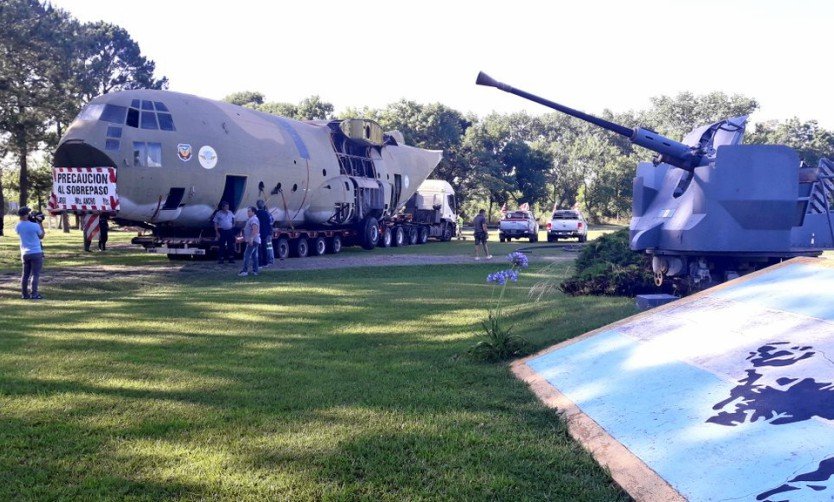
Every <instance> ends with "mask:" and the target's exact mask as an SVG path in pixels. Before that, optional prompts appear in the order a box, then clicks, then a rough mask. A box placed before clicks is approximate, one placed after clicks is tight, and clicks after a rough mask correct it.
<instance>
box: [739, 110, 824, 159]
mask: <svg viewBox="0 0 834 502" xmlns="http://www.w3.org/2000/svg"><path fill="white" fill-rule="evenodd" d="M745 142H746V143H749V144H769V145H787V146H789V147H791V148H794V149H796V151H797V152H798V153H799V156H800V158H801V159H802V160H804V161H805V163H806V164H808V165H809V166H812V167H816V166H817V164H818V163H819V159H820V158H821V157H828V158H834V133H832V132H831V131H828V130H826V129H823V128H822V127H820V125H819V123H817V121H816V120H809V121H807V122H801V121H800V120H799V119H798V118H796V117H793V118H791V119H788V120H785V121H784V122H777V121H769V122H764V123H759V124H756V127H755V129H754V130H753V131H747V134H746V136H745Z"/></svg>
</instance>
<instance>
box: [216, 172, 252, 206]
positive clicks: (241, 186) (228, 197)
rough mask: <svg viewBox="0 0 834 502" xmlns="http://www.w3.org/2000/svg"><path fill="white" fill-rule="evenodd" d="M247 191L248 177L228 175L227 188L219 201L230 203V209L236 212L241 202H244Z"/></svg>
mask: <svg viewBox="0 0 834 502" xmlns="http://www.w3.org/2000/svg"><path fill="white" fill-rule="evenodd" d="M244 190H246V176H233V175H226V186H225V187H224V188H223V196H222V197H221V198H220V200H218V201H217V202H218V203H219V202H220V201H221V200H224V201H226V202H228V203H229V209H230V210H231V211H232V212H236V211H237V208H238V206H240V201H241V200H243V192H244Z"/></svg>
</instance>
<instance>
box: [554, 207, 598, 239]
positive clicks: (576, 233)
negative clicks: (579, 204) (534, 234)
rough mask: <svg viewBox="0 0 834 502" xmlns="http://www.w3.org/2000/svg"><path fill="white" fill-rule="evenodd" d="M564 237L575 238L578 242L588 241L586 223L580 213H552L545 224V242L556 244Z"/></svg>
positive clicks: (569, 210) (559, 211)
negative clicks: (551, 216)
mask: <svg viewBox="0 0 834 502" xmlns="http://www.w3.org/2000/svg"><path fill="white" fill-rule="evenodd" d="M566 237H576V238H577V239H579V242H585V241H587V240H588V223H587V222H586V221H585V217H584V216H582V213H580V212H579V211H576V210H574V209H560V210H558V211H554V212H553V218H552V219H551V220H550V222H549V223H548V224H547V242H556V241H558V240H559V239H562V238H566Z"/></svg>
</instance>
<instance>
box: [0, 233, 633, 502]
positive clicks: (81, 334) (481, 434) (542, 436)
mask: <svg viewBox="0 0 834 502" xmlns="http://www.w3.org/2000/svg"><path fill="white" fill-rule="evenodd" d="M71 237H72V236H71ZM114 237H116V238H117V240H119V239H125V238H126V239H127V240H129V236H127V237H122V236H114ZM78 239H79V240H78V241H77V245H76V244H73V243H72V242H71V241H69V242H63V238H59V237H57V236H56V237H55V241H54V245H55V247H56V248H57V247H59V246H66V249H64V248H63V247H61V249H62V251H61V253H58V251H57V249H56V250H54V251H51V252H52V253H54V255H60V256H62V257H61V258H57V257H56V258H50V260H51V261H48V262H47V266H48V268H47V279H51V280H48V281H45V282H44V286H43V288H42V291H43V293H44V295H46V296H47V298H48V301H44V302H41V303H32V302H23V301H21V300H18V299H16V296H17V292H16V290H15V289H14V286H15V285H14V284H13V281H12V280H7V281H6V282H5V283H4V286H3V288H2V290H0V312H2V315H0V333H2V335H0V499H1V500H10V499H15V500H17V499H69V498H72V499H77V498H80V499H91V498H113V499H116V498H118V499H122V498H130V499H161V498H175V499H192V500H193V499H205V498H212V499H215V498H220V499H235V500H238V499H250V500H256V499H257V500H264V499H330V500H332V499H340V500H342V499H368V500H377V499H386V500H400V499H503V500H520V499H529V500H625V499H627V496H625V495H624V494H623V493H622V492H620V491H619V490H618V489H617V488H616V487H613V486H612V483H611V480H610V478H609V477H608V476H607V475H606V473H605V472H603V470H602V469H601V468H600V467H599V466H598V465H597V464H596V463H595V462H594V461H593V460H592V459H591V457H590V456H589V455H588V454H587V453H586V452H584V451H583V450H582V448H581V447H580V446H578V445H577V444H576V443H575V442H573V441H572V440H571V439H570V438H569V436H568V435H567V433H566V430H565V426H564V424H563V422H562V421H561V420H560V419H559V418H558V417H557V416H556V414H555V413H554V412H553V411H552V410H548V409H546V408H545V407H544V406H543V405H541V404H540V403H539V402H538V401H537V400H536V399H535V397H534V396H533V395H532V393H531V392H530V391H529V390H528V389H527V387H526V385H525V384H523V383H521V382H519V381H517V380H515V379H514V378H513V377H512V376H511V374H510V373H509V370H508V368H507V366H506V365H490V364H481V363H476V362H473V361H471V360H469V359H468V358H465V357H460V355H461V354H463V353H464V352H465V351H466V349H468V348H469V347H471V346H472V345H473V344H474V342H475V341H476V339H477V335H476V331H477V329H478V325H479V323H480V321H481V320H483V319H484V318H485V317H486V315H487V311H488V308H489V307H490V306H491V303H490V302H489V299H490V297H491V295H492V294H493V292H494V291H493V289H492V287H491V286H489V285H487V284H486V283H485V281H484V278H485V276H486V274H487V273H489V272H491V271H494V270H497V269H498V268H500V267H501V266H502V263H501V262H498V263H495V262H493V263H490V264H477V265H476V264H471V265H455V266H414V267H391V268H379V267H377V268H354V269H343V270H322V271H298V272H287V271H282V272H279V273H276V272H271V273H270V272H268V273H266V274H262V275H261V276H259V277H257V278H254V279H253V278H251V277H250V278H247V279H243V280H241V279H240V278H238V277H236V276H234V275H233V272H232V271H230V270H226V271H223V272H219V273H216V274H215V273H214V272H213V271H214V270H218V269H216V268H213V267H207V266H205V265H200V264H191V263H184V262H178V263H176V264H175V265H176V266H174V264H170V266H169V263H168V261H167V260H166V259H165V258H164V257H162V258H160V257H156V256H152V255H150V256H149V255H145V254H142V253H141V252H140V251H135V250H133V248H129V249H128V248H125V249H124V250H118V252H116V251H117V250H115V249H114V252H113V253H112V254H111V253H110V252H108V253H105V254H104V255H99V254H96V253H94V254H93V256H92V257H87V256H81V257H77V258H74V257H73V256H72V255H73V254H74V253H75V251H74V250H76V249H80V248H81V243H80V236H79V237H78ZM13 245H14V246H13ZM50 245H53V244H50ZM13 247H14V249H16V239H15V238H14V237H12V238H7V239H3V240H0V258H2V260H3V261H2V263H3V264H5V263H7V262H9V261H11V258H10V256H9V255H11V257H15V256H14V254H13V253H12V251H13V249H12V248H13ZM431 247H432V246H424V248H426V249H429V248H431ZM375 252H376V251H375ZM63 253H66V256H63ZM78 254H80V253H78ZM91 260H109V261H108V262H107V263H110V264H113V265H117V264H120V263H121V264H126V265H134V264H137V265H138V264H140V263H153V264H157V265H163V267H155V268H154V270H155V271H153V272H147V273H144V274H124V273H119V272H115V271H114V272H112V273H104V272H103V273H102V274H101V276H100V277H90V276H78V277H73V276H72V270H73V264H74V263H90V261H91ZM58 264H61V267H58V266H57V265H58ZM183 265H184V266H183ZM181 266H183V267H182V268H180V267H181ZM16 267H17V265H15V268H16ZM49 267H51V268H49ZM127 268H133V267H122V268H121V270H126V269H127ZM566 270H567V266H566V265H565V264H562V265H559V266H558V267H556V268H543V265H541V264H535V263H534V264H533V266H532V267H531V269H530V270H529V271H527V272H526V273H525V274H524V275H523V276H522V278H521V279H520V281H519V283H518V284H513V285H512V286H511V287H509V288H508V290H507V293H506V296H505V304H506V305H507V308H506V309H505V311H506V312H507V313H508V314H509V315H510V316H511V318H512V319H513V320H514V321H515V322H516V324H517V327H516V330H515V332H516V333H518V334H522V335H524V336H525V337H527V338H528V339H529V340H530V341H531V343H532V344H533V346H534V348H536V349H539V348H543V347H546V346H549V345H551V344H553V343H556V342H559V341H561V340H565V339H567V338H570V337H573V336H576V335H578V334H581V333H583V332H586V331H588V330H591V329H594V328H596V327H598V326H601V325H604V324H606V323H609V322H611V321H614V320H616V319H620V318H622V317H625V316H627V315H630V314H632V313H633V312H634V310H633V306H632V301H631V300H628V299H612V298H567V297H564V296H563V295H561V294H558V293H554V292H553V291H548V292H546V293H545V295H544V297H543V298H542V299H541V300H540V301H538V302H536V301H533V300H531V299H530V298H529V292H530V288H531V287H532V286H533V285H535V284H537V283H541V282H542V281H553V280H554V278H558V277H561V276H563V275H564V274H565V272H566ZM207 271H209V273H207ZM10 275H11V274H6V276H7V277H9V276H10ZM62 276H63V277H64V278H65V279H62Z"/></svg>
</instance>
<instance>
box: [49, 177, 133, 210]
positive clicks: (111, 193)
mask: <svg viewBox="0 0 834 502" xmlns="http://www.w3.org/2000/svg"><path fill="white" fill-rule="evenodd" d="M118 210H119V196H118V195H117V193H116V169H114V168H112V167H56V168H53V169H52V195H50V196H49V211H50V212H58V211H96V212H101V211H105V212H112V211H118Z"/></svg>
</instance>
